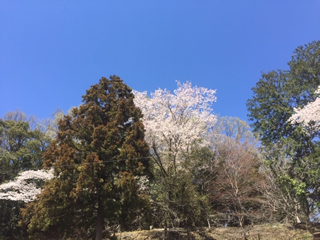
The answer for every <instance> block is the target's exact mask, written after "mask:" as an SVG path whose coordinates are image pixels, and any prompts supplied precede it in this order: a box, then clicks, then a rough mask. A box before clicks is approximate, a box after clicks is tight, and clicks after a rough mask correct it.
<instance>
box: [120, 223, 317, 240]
mask: <svg viewBox="0 0 320 240" xmlns="http://www.w3.org/2000/svg"><path fill="white" fill-rule="evenodd" d="M116 239H141V240H142V239H143V240H144V239H145V240H151V239H152V240H156V239H159V240H160V239H165V238H164V230H163V229H154V230H150V231H147V230H145V231H135V232H122V233H118V234H116ZM166 239H179V240H180V239H181V240H184V239H188V240H202V239H203V240H205V239H208V240H225V239H233V240H236V239H237V240H240V239H245V238H244V236H243V231H242V230H241V229H240V228H232V227H228V228H212V229H211V230H208V229H197V230H193V231H190V232H188V231H187V230H183V229H176V230H171V229H170V230H168V235H167V237H166ZM247 239H252V240H263V239H265V240H276V239H281V240H294V239H296V240H298V239H305V240H308V239H309V240H311V239H313V238H312V234H310V233H309V232H308V231H306V230H303V229H295V228H293V227H292V226H290V225H284V224H277V225H257V226H253V227H251V228H248V229H247Z"/></svg>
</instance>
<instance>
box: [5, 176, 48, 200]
mask: <svg viewBox="0 0 320 240" xmlns="http://www.w3.org/2000/svg"><path fill="white" fill-rule="evenodd" d="M52 172H53V171H52V170H50V171H44V170H37V171H34V170H29V171H24V172H22V173H20V174H19V176H18V177H17V178H16V179H15V180H14V181H10V182H7V183H4V184H1V185H0V199H7V200H11V201H23V202H31V201H33V200H35V198H36V196H37V195H38V194H40V192H41V188H40V187H39V186H38V184H37V183H38V182H39V181H45V180H47V179H51V178H53V173H52Z"/></svg>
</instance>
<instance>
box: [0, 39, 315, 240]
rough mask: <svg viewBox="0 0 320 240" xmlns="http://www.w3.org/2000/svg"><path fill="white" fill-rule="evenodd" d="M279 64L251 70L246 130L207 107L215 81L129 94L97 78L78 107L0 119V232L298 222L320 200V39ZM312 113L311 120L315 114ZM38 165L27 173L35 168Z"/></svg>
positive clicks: (52, 235) (5, 235)
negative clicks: (318, 109)
mask: <svg viewBox="0 0 320 240" xmlns="http://www.w3.org/2000/svg"><path fill="white" fill-rule="evenodd" d="M288 65H289V70H277V71H271V72H268V73H264V74H262V77H261V79H260V80H259V81H258V82H257V84H256V86H255V87H253V88H252V90H253V97H252V98H251V99H249V100H248V102H247V107H248V111H249V118H250V121H251V122H252V131H251V128H250V126H248V125H247V123H246V122H245V121H242V120H240V119H238V118H236V117H218V116H216V115H215V114H213V109H214V104H213V103H214V102H215V101H216V97H215V90H210V89H206V88H201V87H197V86H192V85H191V83H189V82H187V83H180V82H178V83H177V84H178V86H177V89H176V90H175V91H174V92H172V93H171V92H169V91H167V90H162V89H159V90H157V91H155V92H153V93H151V94H148V93H146V92H137V91H132V89H131V88H130V87H128V86H127V85H126V84H125V83H124V82H123V81H122V80H121V79H120V78H119V77H117V76H111V77H110V79H107V78H104V77H103V78H101V79H100V81H99V83H97V84H95V85H93V86H91V87H90V88H89V89H88V90H87V91H86V94H85V95H83V102H82V104H81V105H80V106H79V107H74V108H72V109H71V110H70V111H69V113H67V114H63V113H62V112H61V111H57V112H56V113H55V114H54V115H53V117H52V118H51V119H47V120H42V121H39V120H37V119H36V118H35V117H27V116H26V115H25V114H24V113H23V112H21V111H17V112H9V113H7V114H6V115H5V116H4V117H3V118H2V119H0V239H25V238H27V237H30V238H32V239H61V238H63V239H68V238H70V239H103V238H107V237H109V238H111V237H112V235H113V233H114V232H117V231H125V230H126V231H128V230H137V229H149V228H150V226H153V227H154V228H172V227H183V228H193V227H209V228H210V227H218V226H237V227H241V228H242V229H243V232H244V234H246V230H245V229H246V226H249V225H254V224H265V223H275V222H290V223H293V224H296V223H303V224H305V225H306V227H307V228H308V229H309V230H310V231H312V225H313V224H314V223H316V222H318V217H319V208H318V206H319V203H320V202H319V201H320V193H319V190H320V188H319V187H320V186H319V182H320V181H319V180H320V168H319V167H320V158H319V157H320V151H319V147H320V146H319V128H318V125H317V120H318V119H316V117H315V118H313V119H311V120H308V121H307V120H305V121H300V120H299V121H298V120H297V121H293V120H292V117H293V116H297V115H295V114H296V113H299V111H301V110H300V109H303V107H307V106H308V104H310V103H312V102H314V101H316V100H317V99H318V94H319V93H318V92H317V91H316V90H317V88H318V86H319V85H320V42H319V41H318V42H312V43H310V44H307V45H305V46H301V47H298V48H297V49H296V50H295V52H294V54H293V56H292V59H291V61H290V62H289V64H288ZM319 120H320V119H319ZM37 170H38V171H37Z"/></svg>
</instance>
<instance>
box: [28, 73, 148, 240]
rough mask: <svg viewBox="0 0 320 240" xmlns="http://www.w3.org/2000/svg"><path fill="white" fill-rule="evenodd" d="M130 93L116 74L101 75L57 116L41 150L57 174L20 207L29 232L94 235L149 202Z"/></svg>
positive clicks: (144, 149)
mask: <svg viewBox="0 0 320 240" xmlns="http://www.w3.org/2000/svg"><path fill="white" fill-rule="evenodd" d="M133 98H134V95H133V94H132V92H131V89H130V88H129V87H128V86H127V85H126V84H124V83H123V81H122V80H121V79H120V78H119V77H117V76H111V77H110V80H109V79H107V78H104V77H103V78H101V79H100V81H99V84H96V85H93V86H91V88H90V89H88V90H87V92H86V94H85V95H84V96H83V104H82V105H81V106H80V107H78V108H73V110H72V113H71V116H65V117H64V118H63V119H62V120H60V121H59V123H58V127H59V131H58V134H57V136H56V138H55V139H54V140H53V141H52V143H51V144H50V146H49V149H48V151H47V152H46V153H45V154H44V158H45V160H46V161H45V166H46V167H48V168H49V167H53V169H54V174H55V178H54V179H52V180H50V181H48V182H47V184H46V185H45V186H44V189H43V191H42V194H41V196H40V197H39V199H38V201H36V202H34V203H31V204H29V205H27V208H26V209H24V210H23V221H22V225H23V224H24V225H26V226H27V227H28V231H29V232H30V233H35V234H44V235H45V236H46V237H47V238H49V237H50V235H51V236H70V237H73V238H81V236H82V235H85V236H88V235H91V234H93V232H95V239H97V240H98V239H102V233H103V230H104V229H105V226H106V225H107V224H108V225H112V224H114V223H117V224H120V226H121V227H123V228H124V229H125V228H127V229H128V228H130V223H131V222H132V221H133V220H134V219H135V217H136V209H138V208H142V207H143V206H145V204H146V202H147V197H146V196H142V193H141V192H140V191H139V187H138V184H137V178H136V177H137V176H139V175H140V176H141V175H148V174H149V173H150V172H149V169H150V166H149V159H148V156H149V147H148V145H147V143H146V142H145V141H144V126H143V124H142V122H141V118H142V114H141V111H140V110H139V108H137V107H136V106H135V105H134V103H133ZM42 236H43V235H42Z"/></svg>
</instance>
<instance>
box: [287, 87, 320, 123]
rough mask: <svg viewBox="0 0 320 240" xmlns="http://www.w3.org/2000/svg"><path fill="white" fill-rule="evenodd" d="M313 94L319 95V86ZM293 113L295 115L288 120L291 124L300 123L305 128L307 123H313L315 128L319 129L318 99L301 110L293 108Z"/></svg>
mask: <svg viewBox="0 0 320 240" xmlns="http://www.w3.org/2000/svg"><path fill="white" fill-rule="evenodd" d="M315 93H316V94H320V86H319V87H318V89H317V91H316V92H315ZM294 111H295V114H293V115H292V116H291V118H290V119H289V121H290V122H291V123H302V124H304V125H305V126H306V125H308V123H309V122H315V127H316V128H317V129H320V97H317V98H316V100H315V101H314V102H310V103H308V104H307V105H306V106H304V107H303V108H300V109H299V108H295V109H294Z"/></svg>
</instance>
